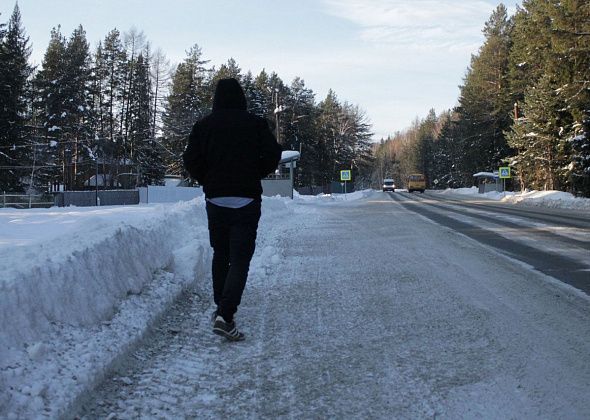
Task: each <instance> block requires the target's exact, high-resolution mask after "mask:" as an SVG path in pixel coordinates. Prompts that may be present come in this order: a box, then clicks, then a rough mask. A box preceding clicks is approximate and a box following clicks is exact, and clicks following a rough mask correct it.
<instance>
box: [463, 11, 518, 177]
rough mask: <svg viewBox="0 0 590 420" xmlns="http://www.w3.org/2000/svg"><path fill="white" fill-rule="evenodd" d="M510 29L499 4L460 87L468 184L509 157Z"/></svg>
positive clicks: (464, 164)
mask: <svg viewBox="0 0 590 420" xmlns="http://www.w3.org/2000/svg"><path fill="white" fill-rule="evenodd" d="M511 29H512V24H511V22H510V20H509V19H508V17H507V11H506V7H505V6H504V5H502V4H500V5H499V6H498V7H497V9H496V10H495V11H494V12H493V13H492V15H491V17H490V19H489V20H488V21H487V22H486V24H485V27H484V30H483V32H484V35H485V38H486V39H485V42H484V45H483V46H482V47H481V48H480V50H479V54H478V55H475V56H473V57H472V59H471V66H470V68H469V69H468V72H467V76H466V77H465V83H464V85H463V86H462V87H461V95H460V98H459V107H458V108H457V113H458V114H459V117H460V119H459V124H458V125H459V127H458V128H459V135H460V137H461V139H462V143H463V147H464V148H465V159H464V160H463V162H462V164H461V166H462V167H461V169H462V172H463V178H464V180H465V182H469V181H470V179H471V176H472V174H473V173H474V172H478V171H481V170H490V169H493V168H496V167H497V166H499V165H500V163H501V162H502V159H504V158H505V157H506V156H507V155H508V154H509V148H508V146H507V143H506V139H505V138H504V131H506V130H507V129H508V128H509V127H510V122H511V121H510V110H511V109H512V99H511V97H510V91H509V88H508V80H507V78H508V77H507V76H508V56H509V51H510V46H511V40H510V33H511Z"/></svg>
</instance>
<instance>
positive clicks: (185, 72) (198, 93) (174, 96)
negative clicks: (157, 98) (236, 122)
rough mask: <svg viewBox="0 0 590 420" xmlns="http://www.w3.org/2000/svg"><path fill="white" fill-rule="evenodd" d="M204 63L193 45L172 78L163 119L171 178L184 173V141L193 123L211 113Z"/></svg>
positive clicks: (199, 51)
mask: <svg viewBox="0 0 590 420" xmlns="http://www.w3.org/2000/svg"><path fill="white" fill-rule="evenodd" d="M206 63H207V61H205V60H203V59H202V52H201V48H199V46H198V45H194V46H193V47H192V48H191V49H190V50H189V51H188V52H187V57H186V59H185V60H184V61H183V62H182V63H180V64H179V65H178V67H177V68H176V71H175V72H174V74H173V76H172V81H171V86H170V93H169V95H168V98H167V103H166V107H165V113H164V116H163V123H164V135H163V137H164V138H163V143H164V146H165V147H166V148H167V149H168V151H169V153H168V154H167V155H166V157H165V164H166V167H167V170H168V172H169V173H172V174H180V173H183V169H182V168H183V167H182V158H181V155H182V152H183V150H184V148H185V146H186V141H187V137H188V135H189V134H190V131H191V129H192V126H193V125H194V123H195V122H196V121H197V120H198V119H200V118H202V117H203V116H204V115H205V113H207V112H208V111H209V110H210V103H211V99H210V96H209V90H208V85H207V75H208V71H207V69H206V68H205V67H204V65H205V64H206Z"/></svg>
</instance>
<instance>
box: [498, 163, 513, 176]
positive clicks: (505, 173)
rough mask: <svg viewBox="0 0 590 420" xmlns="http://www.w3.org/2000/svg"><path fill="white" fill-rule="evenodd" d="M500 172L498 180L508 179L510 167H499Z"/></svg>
mask: <svg viewBox="0 0 590 420" xmlns="http://www.w3.org/2000/svg"><path fill="white" fill-rule="evenodd" d="M498 169H499V171H500V178H501V179H504V178H510V166H501V167H500V168H498Z"/></svg>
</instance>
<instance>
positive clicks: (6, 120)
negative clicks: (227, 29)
mask: <svg viewBox="0 0 590 420" xmlns="http://www.w3.org/2000/svg"><path fill="white" fill-rule="evenodd" d="M0 40H1V42H0V68H1V69H2V71H1V72H0V78H1V80H0V90H1V92H0V101H2V103H1V104H0V110H1V114H0V191H17V192H19V191H20V192H29V191H41V192H45V191H51V190H61V189H64V190H81V189H93V188H96V187H95V185H96V184H94V182H92V183H89V180H90V179H92V178H93V177H94V178H95V179H98V185H99V186H101V187H103V188H132V187H135V186H141V185H158V184H162V182H163V180H164V176H165V175H177V176H181V177H186V176H187V174H186V173H185V171H184V169H183V167H182V152H183V151H184V148H185V146H186V142H187V138H188V135H189V133H190V130H191V128H192V126H193V124H194V123H195V121H197V120H198V119H199V118H201V117H203V116H205V115H206V114H207V113H208V112H210V110H211V106H212V98H213V93H214V90H215V86H216V83H217V81H218V80H219V79H220V78H227V77H234V78H236V79H238V80H239V81H240V83H241V84H242V86H243V88H244V91H245V94H246V97H247V100H248V109H249V110H250V111H251V112H253V113H255V114H257V115H259V116H262V117H264V118H266V119H267V120H268V122H269V125H270V126H271V128H272V129H273V131H274V132H275V135H276V136H277V139H278V140H279V143H280V144H281V145H282V147H283V149H284V150H296V151H300V152H301V160H300V161H299V162H298V164H297V168H298V170H297V171H296V176H297V178H296V184H297V185H298V186H323V185H327V184H329V183H330V182H331V180H332V179H335V176H336V174H337V173H338V171H339V170H341V169H352V170H353V174H354V176H355V178H356V177H358V176H359V175H360V177H361V178H362V177H363V176H364V178H366V179H368V178H369V176H367V175H366V174H370V173H371V166H370V165H371V161H372V158H371V153H372V143H371V135H372V133H371V131H370V130H371V126H370V124H369V122H368V119H367V117H366V115H365V114H364V112H363V111H362V110H361V109H360V108H359V107H358V106H355V105H352V104H350V103H348V102H346V101H341V100H339V98H338V97H337V95H336V93H335V92H333V91H331V90H330V91H329V92H328V94H327V96H326V97H325V98H324V99H323V100H321V101H319V102H318V101H316V98H315V94H314V93H313V91H312V90H311V89H309V88H307V87H306V86H305V82H304V80H303V79H301V78H299V77H296V78H295V79H294V80H293V81H292V82H291V83H290V84H288V83H285V82H284V81H283V80H282V79H281V78H280V77H279V75H278V74H276V73H275V72H267V71H266V70H262V71H261V72H260V73H259V74H257V75H253V74H252V73H251V72H250V71H243V70H242V69H240V67H239V66H238V63H236V62H235V60H233V59H232V58H230V59H228V61H227V62H226V63H224V64H222V65H220V66H218V67H215V66H213V65H210V63H209V61H208V60H207V59H206V58H205V57H204V54H203V52H202V49H201V47H200V46H199V45H197V44H195V45H193V46H191V47H190V48H189V49H188V50H187V51H186V57H185V58H184V59H183V61H182V62H181V63H179V64H177V65H171V64H170V61H169V60H168V59H167V58H166V56H165V54H164V52H162V51H161V50H158V49H156V50H154V49H153V48H152V47H151V44H150V42H149V41H147V40H146V37H145V35H144V34H143V33H142V32H141V31H138V30H137V29H131V30H130V31H128V32H124V33H122V32H120V31H119V30H118V29H113V30H111V31H110V32H109V33H108V34H106V36H105V37H104V39H102V40H101V41H100V42H99V44H98V45H97V47H96V48H95V49H91V47H90V46H89V42H88V40H87V39H86V33H85V31H84V28H83V27H82V26H79V27H78V28H76V29H75V30H74V31H73V32H72V33H71V35H69V36H65V35H64V34H62V32H61V28H60V27H59V26H58V27H56V28H54V29H53V30H52V31H51V34H50V41H49V45H48V47H47V50H46V51H45V54H44V57H43V62H42V64H41V66H39V68H33V67H32V66H31V65H30V64H29V61H30V60H29V58H30V55H31V47H30V41H29V39H28V37H27V35H26V30H25V28H24V26H23V24H22V18H21V14H20V11H19V7H18V4H17V5H16V6H15V8H14V12H13V13H12V15H11V17H10V19H9V21H8V23H7V24H3V25H2V26H1V27H0ZM363 174H365V175H363Z"/></svg>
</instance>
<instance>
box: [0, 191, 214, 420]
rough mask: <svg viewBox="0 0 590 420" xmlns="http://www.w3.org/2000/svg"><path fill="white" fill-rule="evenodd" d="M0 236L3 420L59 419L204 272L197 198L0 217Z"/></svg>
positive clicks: (8, 212)
mask: <svg viewBox="0 0 590 420" xmlns="http://www.w3.org/2000/svg"><path fill="white" fill-rule="evenodd" d="M0 232H2V235H1V236H2V237H1V239H0V272H2V273H3V276H2V278H1V279H0V325H1V326H2V327H1V330H0V343H1V345H0V360H1V362H0V389H2V392H1V393H0V417H3V418H35V417H38V416H40V415H41V414H45V415H48V416H50V417H57V416H58V415H61V414H63V410H64V408H65V407H67V406H68V404H71V403H72V401H74V399H75V398H76V396H77V395H79V394H80V393H82V392H84V390H86V389H88V388H90V387H91V386H92V385H93V384H94V383H95V381H96V380H97V379H98V378H100V377H101V376H102V375H103V374H104V373H105V372H106V371H107V370H108V369H109V366H110V365H111V363H112V362H113V360H114V359H116V358H117V357H118V356H119V355H120V354H122V353H124V352H125V351H126V349H128V348H129V346H130V345H132V344H133V343H134V342H136V341H137V340H139V339H140V338H141V337H142V336H143V334H144V333H145V331H146V329H147V328H148V327H149V326H150V325H151V324H152V323H153V322H154V320H155V319H157V317H158V316H159V314H161V313H162V312H163V311H164V310H165V309H166V307H167V306H168V305H169V304H170V302H171V301H173V300H174V298H175V297H176V296H178V294H179V293H180V292H181V291H182V290H183V289H185V288H186V287H187V286H188V285H189V284H194V283H195V280H198V281H201V282H203V281H205V278H206V276H207V274H206V272H207V268H208V267H209V260H210V249H209V244H208V234H207V225H206V216H205V209H204V200H203V199H197V200H194V201H192V202H188V203H178V204H175V205H168V206H163V205H153V206H121V207H101V208H84V209H77V208H61V209H55V208H52V209H35V210H14V209H2V210H1V211H0ZM5 410H6V411H5Z"/></svg>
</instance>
